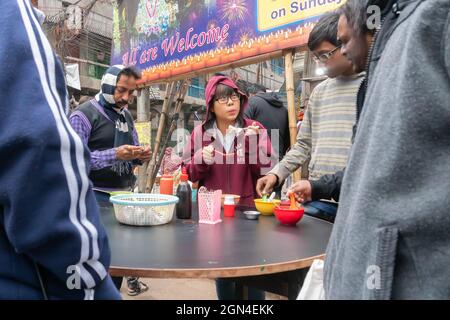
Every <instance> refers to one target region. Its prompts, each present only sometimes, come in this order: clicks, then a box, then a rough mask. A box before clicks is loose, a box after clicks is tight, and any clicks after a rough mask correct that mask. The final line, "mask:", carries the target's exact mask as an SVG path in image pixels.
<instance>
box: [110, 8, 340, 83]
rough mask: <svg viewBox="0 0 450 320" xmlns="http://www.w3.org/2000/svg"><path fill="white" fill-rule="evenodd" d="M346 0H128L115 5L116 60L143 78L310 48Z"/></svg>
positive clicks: (166, 76)
mask: <svg viewBox="0 0 450 320" xmlns="http://www.w3.org/2000/svg"><path fill="white" fill-rule="evenodd" d="M344 3H345V0H270V1H269V0H178V1H176V0H140V1H139V0H127V1H119V2H118V4H117V5H116V6H115V8H114V34H113V38H114V39H113V40H114V41H113V42H114V43H113V54H112V57H113V58H112V59H113V63H114V64H125V65H134V66H136V67H137V68H138V69H139V70H141V71H142V72H143V75H144V77H143V82H145V83H150V82H155V81H165V80H168V79H171V78H176V77H182V76H188V75H189V74H193V73H195V74H199V73H206V72H208V71H209V70H211V69H214V68H217V67H224V68H225V67H226V66H229V65H230V64H233V63H236V62H238V61H242V60H248V61H251V60H252V58H256V57H264V56H267V57H270V54H274V53H278V55H279V56H281V52H282V50H284V49H289V48H295V47H300V46H304V45H305V44H306V43H307V40H308V35H309V32H310V31H311V29H312V27H313V25H314V23H315V22H316V21H317V19H318V18H319V17H320V16H321V15H322V14H324V13H326V12H328V11H331V10H334V9H337V8H338V7H339V6H341V5H342V4H344Z"/></svg>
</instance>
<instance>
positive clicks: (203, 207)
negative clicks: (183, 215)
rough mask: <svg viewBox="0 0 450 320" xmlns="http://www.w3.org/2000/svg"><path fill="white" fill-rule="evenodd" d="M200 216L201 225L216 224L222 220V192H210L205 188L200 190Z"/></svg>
mask: <svg viewBox="0 0 450 320" xmlns="http://www.w3.org/2000/svg"><path fill="white" fill-rule="evenodd" d="M197 197H198V199H197V200H198V215H199V219H198V222H199V223H205V224H216V223H220V222H222V219H220V212H221V207H222V206H221V202H222V190H217V191H208V190H207V189H206V188H205V187H201V188H200V189H199V190H198V195H197Z"/></svg>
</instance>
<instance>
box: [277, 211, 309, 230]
mask: <svg viewBox="0 0 450 320" xmlns="http://www.w3.org/2000/svg"><path fill="white" fill-rule="evenodd" d="M304 213H305V209H303V208H298V209H294V210H292V209H290V208H289V207H288V206H276V207H275V217H276V218H277V220H278V221H280V223H281V224H284V225H288V226H295V225H296V224H297V222H299V221H300V220H301V219H302V217H303V214H304Z"/></svg>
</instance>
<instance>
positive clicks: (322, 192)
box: [310, 169, 345, 201]
mask: <svg viewBox="0 0 450 320" xmlns="http://www.w3.org/2000/svg"><path fill="white" fill-rule="evenodd" d="M344 170H345V169H344ZM344 170H342V171H338V172H336V173H335V174H328V175H325V176H323V177H322V178H320V179H319V180H316V181H310V182H311V188H312V199H313V200H314V201H315V200H320V199H333V200H334V201H339V196H340V193H341V184H342V178H343V177H344V172H345V171H344Z"/></svg>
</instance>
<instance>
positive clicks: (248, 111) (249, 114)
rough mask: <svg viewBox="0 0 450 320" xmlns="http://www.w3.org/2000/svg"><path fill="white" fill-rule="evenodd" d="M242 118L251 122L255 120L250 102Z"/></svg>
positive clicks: (252, 103)
mask: <svg viewBox="0 0 450 320" xmlns="http://www.w3.org/2000/svg"><path fill="white" fill-rule="evenodd" d="M244 117H245V118H247V119H251V120H255V118H256V107H255V104H254V102H253V101H252V100H250V101H249V103H248V107H247V108H246V109H245V111H244Z"/></svg>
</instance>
